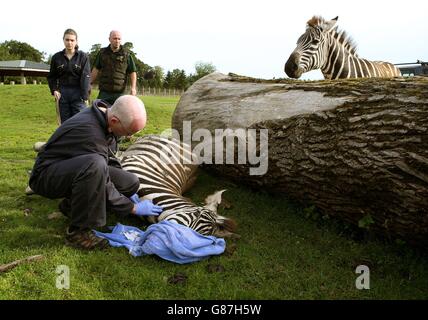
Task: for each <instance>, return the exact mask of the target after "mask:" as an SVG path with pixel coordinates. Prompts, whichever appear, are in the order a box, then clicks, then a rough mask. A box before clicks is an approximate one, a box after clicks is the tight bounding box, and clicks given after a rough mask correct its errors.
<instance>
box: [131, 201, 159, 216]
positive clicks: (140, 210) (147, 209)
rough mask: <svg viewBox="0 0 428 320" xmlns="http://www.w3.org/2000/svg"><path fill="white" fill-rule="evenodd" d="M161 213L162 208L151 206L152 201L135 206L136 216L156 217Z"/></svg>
mask: <svg viewBox="0 0 428 320" xmlns="http://www.w3.org/2000/svg"><path fill="white" fill-rule="evenodd" d="M162 211H163V209H162V207H161V206H157V205H155V204H153V202H152V200H143V201H140V202H138V203H137V204H135V214H136V215H137V216H158V215H159V214H160V213H161V212H162Z"/></svg>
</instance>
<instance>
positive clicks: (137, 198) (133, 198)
mask: <svg viewBox="0 0 428 320" xmlns="http://www.w3.org/2000/svg"><path fill="white" fill-rule="evenodd" d="M129 200H131V201H132V202H133V203H135V204H137V203H138V202H141V200H140V197H139V196H138V194H134V195H132V196H131V197H130V198H129Z"/></svg>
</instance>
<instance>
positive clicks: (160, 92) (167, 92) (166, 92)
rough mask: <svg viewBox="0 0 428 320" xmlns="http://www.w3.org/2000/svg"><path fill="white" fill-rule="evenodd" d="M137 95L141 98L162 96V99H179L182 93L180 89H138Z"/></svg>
mask: <svg viewBox="0 0 428 320" xmlns="http://www.w3.org/2000/svg"><path fill="white" fill-rule="evenodd" d="M137 93H138V94H139V95H142V96H163V97H177V96H178V97H179V96H181V95H182V94H183V93H184V90H182V89H165V88H150V87H140V88H138V92H137Z"/></svg>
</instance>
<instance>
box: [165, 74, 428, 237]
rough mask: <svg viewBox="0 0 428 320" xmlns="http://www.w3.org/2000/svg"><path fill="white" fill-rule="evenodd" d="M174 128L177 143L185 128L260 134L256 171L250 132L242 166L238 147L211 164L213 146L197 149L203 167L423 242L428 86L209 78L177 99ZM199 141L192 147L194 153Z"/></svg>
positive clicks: (427, 228)
mask: <svg viewBox="0 0 428 320" xmlns="http://www.w3.org/2000/svg"><path fill="white" fill-rule="evenodd" d="M184 121H191V123H184ZM183 123H184V125H183ZM172 127H173V128H174V129H176V130H178V132H179V133H180V135H181V137H182V138H183V137H184V139H185V137H186V134H187V136H188V137H189V133H186V132H185V131H186V130H187V129H189V130H191V133H192V134H195V132H197V130H198V129H201V128H203V129H208V130H209V132H210V133H211V134H212V136H213V137H214V136H215V130H216V129H226V128H230V129H233V130H235V133H236V132H237V130H236V129H238V128H243V129H257V130H258V131H257V132H258V135H257V138H258V139H257V143H256V146H257V151H258V152H260V153H261V154H258V155H259V160H260V165H259V167H260V168H258V169H259V172H258V173H259V174H257V172H256V174H254V172H253V174H250V171H249V169H250V168H251V167H253V169H254V167H255V163H254V162H252V163H250V162H249V161H248V160H249V157H250V152H251V151H252V150H250V149H251V148H252V147H251V145H249V144H248V142H249V135H248V136H247V140H246V143H247V147H248V148H249V149H248V153H247V161H246V163H245V164H239V163H237V162H238V161H237V159H238V151H239V148H238V147H239V144H238V143H236V144H235V146H234V147H233V150H234V152H235V158H234V164H223V163H219V161H217V162H216V161H215V160H216V158H215V157H216V156H217V160H219V159H220V160H221V157H218V154H217V155H215V151H214V149H215V147H214V146H213V147H212V150H213V151H212V155H211V152H207V150H208V149H204V152H202V153H201V155H203V156H205V160H206V159H207V156H208V157H209V158H212V162H213V163H214V164H211V165H207V167H208V168H209V169H212V170H215V171H216V172H217V173H220V174H222V175H224V176H227V177H230V178H233V179H235V180H237V181H240V182H245V183H247V184H249V185H252V186H256V187H262V188H263V189H264V190H269V191H271V192H274V193H279V194H284V195H286V196H287V197H292V198H294V199H297V200H299V201H301V202H304V203H306V204H308V203H312V204H314V205H316V207H317V208H319V209H320V210H321V211H322V212H323V213H324V214H328V215H332V216H336V217H340V218H343V219H345V220H347V221H348V222H352V223H355V224H359V225H360V226H363V227H370V230H374V231H377V232H381V233H383V234H384V235H388V236H391V237H393V238H397V237H398V238H400V239H403V240H405V241H407V242H409V243H414V244H418V245H426V244H428V79H419V78H418V79H416V78H414V79H390V80H385V79H354V80H342V81H311V82H302V81H292V80H260V79H252V78H247V77H241V76H237V75H232V74H231V75H228V76H226V75H223V74H219V73H214V74H211V75H208V76H206V77H204V78H202V79H200V80H199V81H197V82H196V83H195V84H194V85H193V86H192V87H191V88H189V89H188V90H187V92H186V93H185V94H184V95H183V96H182V97H181V99H180V102H179V104H178V106H177V108H176V110H175V113H174V116H173V121H172ZM262 129H267V130H268V131H267V133H268V134H267V135H268V138H267V137H265V138H267V141H268V149H266V146H264V145H262V144H263V141H264V140H263V139H262V138H263V134H260V132H262V131H261V130H262ZM205 131H206V130H205ZM247 132H248V131H247ZM229 134H230V132H229ZM197 136H201V135H200V134H198V135H197ZM232 136H233V133H232ZM197 138H198V137H196V139H197ZM205 138H206V137H205ZM193 139H195V137H193ZM242 139H244V141H245V136H243V137H241V140H240V141H241V142H242ZM213 140H215V139H214V138H213ZM200 144H201V142H199V141H195V140H193V141H192V147H193V148H197V147H198V145H200ZM198 150H201V148H199V149H198ZM222 152H224V153H226V148H223V150H222ZM239 152H241V153H242V150H241V151H239ZM207 154H208V155H207ZM264 157H266V158H264ZM241 160H242V159H241ZM264 160H266V162H267V164H268V165H267V168H266V169H267V171H266V170H264V171H266V172H263V170H261V167H262V165H261V164H262V162H263V161H264ZM206 162H207V163H209V162H210V161H206ZM220 162H221V161H220ZM229 162H230V161H229ZM241 162H242V161H241ZM260 173H264V174H262V175H260Z"/></svg>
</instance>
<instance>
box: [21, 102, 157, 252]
mask: <svg viewBox="0 0 428 320" xmlns="http://www.w3.org/2000/svg"><path fill="white" fill-rule="evenodd" d="M145 125H146V110H145V108H144V104H143V103H142V101H141V100H140V99H138V98H137V97H135V96H131V95H124V96H121V97H120V98H118V99H117V100H116V101H115V103H114V104H113V105H112V106H111V107H110V105H108V104H107V103H106V102H104V101H102V100H96V101H94V103H93V105H92V107H91V108H88V109H87V110H84V111H82V112H80V113H78V114H77V115H75V116H74V117H72V118H70V119H68V120H67V121H65V122H64V123H63V124H62V125H61V126H60V127H59V128H58V129H57V130H56V131H55V132H54V133H53V135H52V136H51V137H50V139H49V140H48V142H47V143H46V145H45V146H44V148H43V150H42V151H40V152H39V154H38V156H37V159H36V162H35V164H34V168H33V171H32V175H31V177H30V182H29V185H30V187H31V189H32V190H33V191H34V192H35V193H37V194H39V195H41V196H44V197H47V198H50V199H57V198H64V199H63V200H62V201H61V203H60V210H61V212H62V213H64V214H65V215H66V216H68V217H69V218H70V225H69V227H68V229H67V232H66V243H67V244H69V245H72V246H74V247H78V248H82V249H99V248H104V247H106V246H107V245H108V241H107V240H105V239H101V238H98V237H96V236H95V234H94V233H93V231H92V229H93V228H97V227H102V226H105V224H106V212H107V209H109V210H111V211H113V212H116V213H118V214H122V215H128V214H136V215H140V216H141V215H159V213H160V212H162V208H161V207H159V206H155V205H153V204H152V203H151V202H150V201H148V200H147V201H143V202H140V201H139V199H138V196H136V195H135V194H136V192H137V191H138V188H139V181H138V178H137V176H135V175H134V174H133V173H130V172H127V171H124V170H122V169H121V167H120V164H119V162H118V161H117V160H116V158H114V153H115V152H116V150H117V137H120V136H129V135H133V134H135V133H136V132H138V131H140V130H141V129H143V128H144V127H145Z"/></svg>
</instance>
